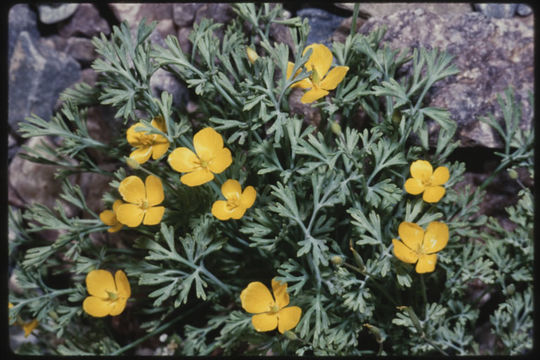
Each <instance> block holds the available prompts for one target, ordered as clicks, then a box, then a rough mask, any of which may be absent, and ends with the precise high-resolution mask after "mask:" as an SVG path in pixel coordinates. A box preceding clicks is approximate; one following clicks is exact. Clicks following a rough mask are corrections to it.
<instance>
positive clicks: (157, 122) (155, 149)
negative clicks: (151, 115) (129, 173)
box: [126, 117, 169, 164]
mask: <svg viewBox="0 0 540 360" xmlns="http://www.w3.org/2000/svg"><path fill="white" fill-rule="evenodd" d="M151 125H152V126H153V127H155V128H156V129H159V130H161V131H162V132H164V133H167V129H166V126H165V123H164V121H163V119H162V118H161V117H159V118H155V119H153V120H152V122H151ZM143 127H144V125H143V124H142V123H141V122H138V123H136V124H134V125H132V126H131V127H130V128H129V129H128V130H127V133H126V138H127V141H128V143H129V144H130V145H131V146H133V147H135V148H136V149H135V150H134V151H133V152H132V153H131V154H129V157H130V158H131V159H133V160H135V161H137V162H138V163H139V164H144V163H145V162H147V161H148V159H150V156H152V159H154V160H156V159H159V158H160V157H162V156H163V154H165V153H166V152H167V150H168V149H169V141H168V140H167V138H165V137H164V136H163V135H159V134H149V133H147V132H144V131H140V130H139V131H137V129H138V128H143Z"/></svg>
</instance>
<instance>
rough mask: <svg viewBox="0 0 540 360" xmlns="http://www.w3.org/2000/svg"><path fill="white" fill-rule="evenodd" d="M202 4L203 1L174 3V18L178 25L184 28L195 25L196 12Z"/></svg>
mask: <svg viewBox="0 0 540 360" xmlns="http://www.w3.org/2000/svg"><path fill="white" fill-rule="evenodd" d="M201 6H203V4H201V3H185V4H173V20H174V23H175V24H176V26H178V27H180V28H182V27H186V26H191V25H193V20H195V14H196V13H197V10H199V8H200V7H201Z"/></svg>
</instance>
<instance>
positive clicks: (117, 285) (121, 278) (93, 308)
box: [83, 270, 131, 317]
mask: <svg viewBox="0 0 540 360" xmlns="http://www.w3.org/2000/svg"><path fill="white" fill-rule="evenodd" d="M86 289H87V290H88V293H89V294H90V296H88V297H87V298H86V299H84V301H83V310H84V311H85V312H86V313H88V314H89V315H91V316H94V317H104V316H107V315H111V316H116V315H120V314H121V313H122V311H124V308H125V307H126V302H127V299H129V297H130V296H131V287H130V285H129V281H128V279H127V276H126V274H125V273H124V272H123V271H122V270H117V271H116V273H115V274H114V279H113V276H112V274H111V273H110V272H109V271H107V270H92V271H90V272H89V273H88V275H86Z"/></svg>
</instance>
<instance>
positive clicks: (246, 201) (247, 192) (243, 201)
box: [240, 186, 257, 209]
mask: <svg viewBox="0 0 540 360" xmlns="http://www.w3.org/2000/svg"><path fill="white" fill-rule="evenodd" d="M256 197H257V192H256V191H255V188H254V187H253V186H248V187H246V188H245V189H244V192H243V193H242V196H240V206H242V207H244V208H246V209H249V208H250V207H252V206H253V203H254V202H255V198H256Z"/></svg>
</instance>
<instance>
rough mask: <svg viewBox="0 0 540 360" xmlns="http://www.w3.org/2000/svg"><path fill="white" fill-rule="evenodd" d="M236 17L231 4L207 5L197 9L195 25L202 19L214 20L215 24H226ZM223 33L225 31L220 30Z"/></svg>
mask: <svg viewBox="0 0 540 360" xmlns="http://www.w3.org/2000/svg"><path fill="white" fill-rule="evenodd" d="M234 16H236V14H235V13H234V11H233V9H232V6H231V4H218V3H216V4H213V3H205V4H203V5H202V6H200V7H199V8H198V9H197V12H196V14H195V20H194V22H195V23H199V22H200V21H201V19H202V18H208V19H213V20H214V22H218V23H222V24H226V23H228V22H229V21H231V20H232V18H233V17H234ZM220 30H221V31H223V29H220Z"/></svg>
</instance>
